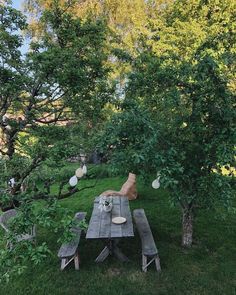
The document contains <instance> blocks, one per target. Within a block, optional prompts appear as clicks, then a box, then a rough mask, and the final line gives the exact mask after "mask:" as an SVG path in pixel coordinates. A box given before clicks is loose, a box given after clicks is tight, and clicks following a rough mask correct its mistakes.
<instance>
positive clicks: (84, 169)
mask: <svg viewBox="0 0 236 295" xmlns="http://www.w3.org/2000/svg"><path fill="white" fill-rule="evenodd" d="M82 171H83V174H87V167H86V165H83V168H82Z"/></svg>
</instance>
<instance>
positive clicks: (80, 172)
mask: <svg viewBox="0 0 236 295" xmlns="http://www.w3.org/2000/svg"><path fill="white" fill-rule="evenodd" d="M75 175H76V176H77V177H78V178H81V177H83V175H84V172H83V169H82V168H78V169H77V170H76V171H75Z"/></svg>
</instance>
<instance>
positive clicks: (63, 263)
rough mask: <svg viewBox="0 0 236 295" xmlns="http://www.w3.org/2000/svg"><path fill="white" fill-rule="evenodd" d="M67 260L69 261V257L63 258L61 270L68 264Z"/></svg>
mask: <svg viewBox="0 0 236 295" xmlns="http://www.w3.org/2000/svg"><path fill="white" fill-rule="evenodd" d="M67 261H68V259H67V258H62V260H61V270H63V269H64V268H65V267H66V266H67V264H68V262H67Z"/></svg>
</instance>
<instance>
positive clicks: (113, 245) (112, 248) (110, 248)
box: [95, 239, 129, 262]
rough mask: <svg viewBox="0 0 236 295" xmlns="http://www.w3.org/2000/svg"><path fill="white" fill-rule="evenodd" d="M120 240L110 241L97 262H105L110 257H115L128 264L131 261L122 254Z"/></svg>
mask: <svg viewBox="0 0 236 295" xmlns="http://www.w3.org/2000/svg"><path fill="white" fill-rule="evenodd" d="M118 242H119V239H115V240H108V241H107V245H106V247H105V248H104V249H103V250H102V252H101V253H100V254H99V255H98V257H97V258H96V260H95V262H103V261H104V260H105V259H106V258H107V257H108V256H109V255H114V256H115V257H116V258H118V259H119V260H120V261H122V262H127V261H129V259H128V258H127V257H126V256H125V255H124V254H123V253H122V251H121V250H120V248H119V247H118V246H117V244H118Z"/></svg>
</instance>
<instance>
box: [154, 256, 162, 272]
mask: <svg viewBox="0 0 236 295" xmlns="http://www.w3.org/2000/svg"><path fill="white" fill-rule="evenodd" d="M155 264H156V269H157V271H161V264H160V258H159V256H158V255H157V256H156V258H155Z"/></svg>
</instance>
